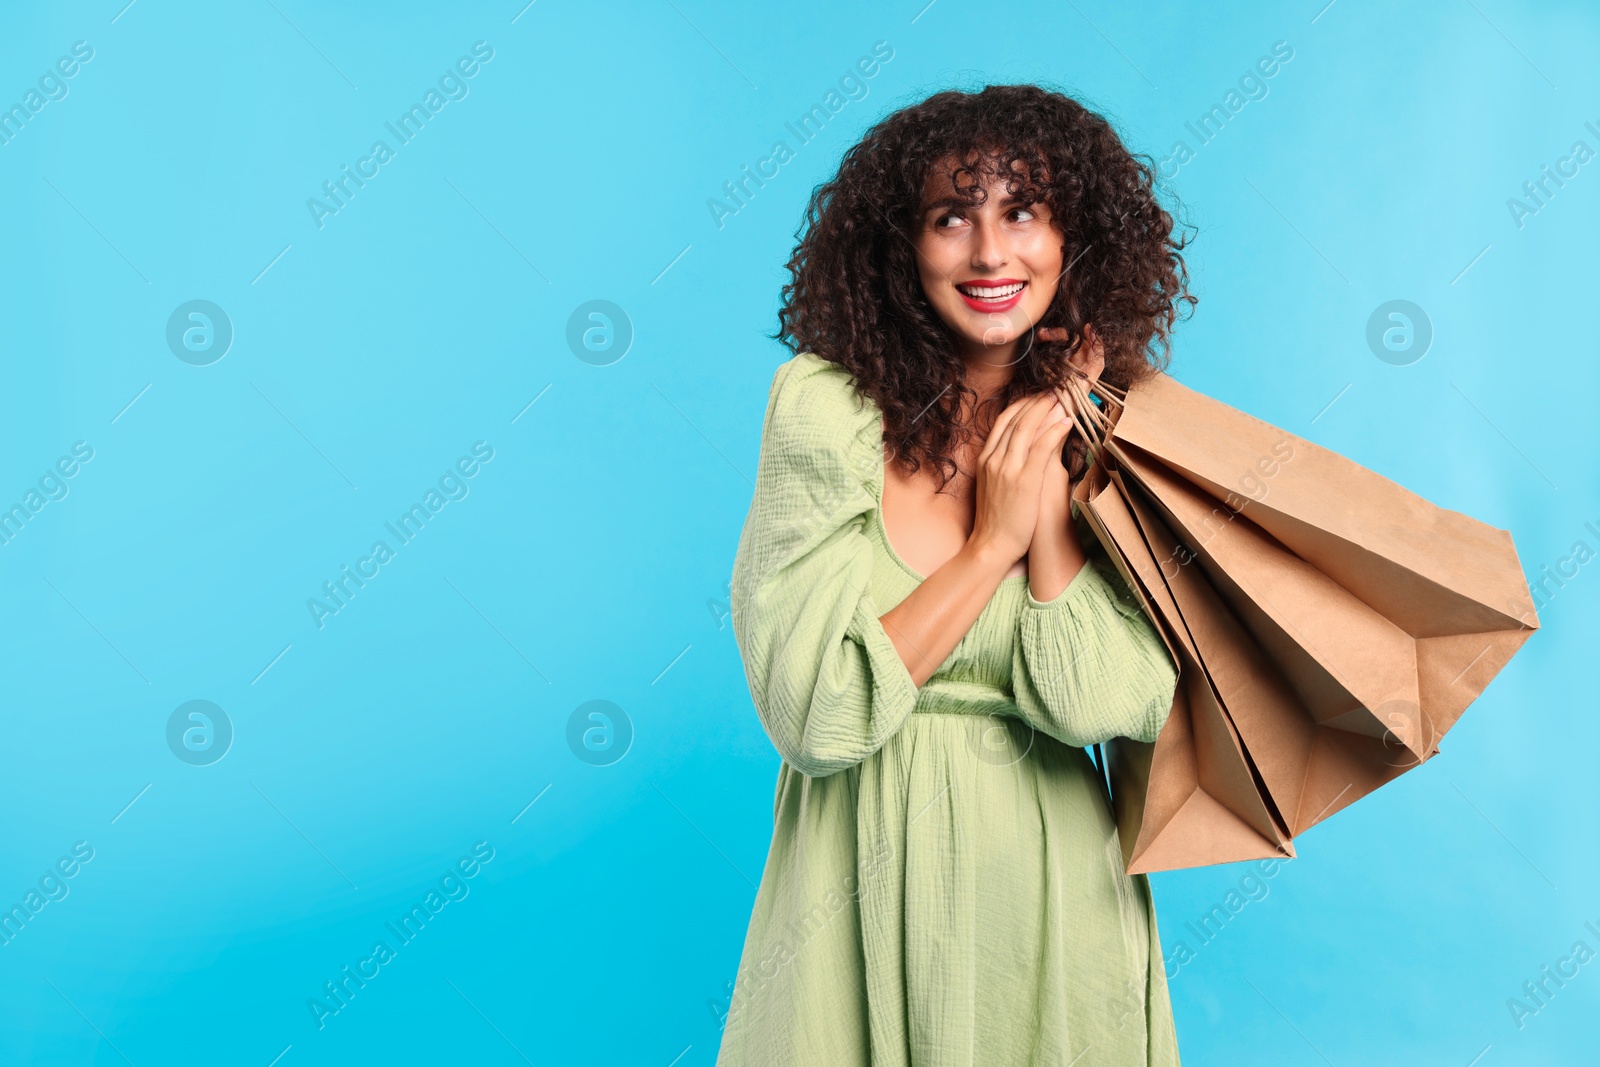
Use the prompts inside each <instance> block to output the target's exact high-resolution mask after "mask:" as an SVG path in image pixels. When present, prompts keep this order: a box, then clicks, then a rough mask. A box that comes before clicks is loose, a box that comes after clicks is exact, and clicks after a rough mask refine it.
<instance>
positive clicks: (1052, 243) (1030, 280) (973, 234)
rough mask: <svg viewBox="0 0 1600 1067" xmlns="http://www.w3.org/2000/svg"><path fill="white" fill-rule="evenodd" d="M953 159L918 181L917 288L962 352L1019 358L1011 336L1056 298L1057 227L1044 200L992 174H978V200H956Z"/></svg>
mask: <svg viewBox="0 0 1600 1067" xmlns="http://www.w3.org/2000/svg"><path fill="white" fill-rule="evenodd" d="M955 165H956V164H955V162H954V161H953V160H944V161H941V162H940V163H939V164H938V165H937V166H934V167H932V168H931V169H930V172H929V175H928V180H927V183H926V184H925V185H924V187H923V192H922V214H921V217H920V219H919V220H918V225H917V230H916V238H915V244H916V246H917V270H918V274H919V275H920V277H921V280H922V291H923V292H924V293H925V294H927V297H928V303H930V304H931V305H932V306H933V309H934V311H935V312H936V313H937V314H938V315H939V318H940V319H942V320H943V321H944V323H945V325H947V326H949V327H950V329H951V330H952V331H953V332H954V333H955V335H956V337H957V339H958V341H959V343H960V346H961V351H962V354H963V355H964V356H965V357H966V358H968V359H981V360H982V361H983V362H985V363H988V364H991V365H999V366H1005V365H1008V364H1010V363H1014V362H1016V361H1017V359H1019V358H1021V357H1020V356H1019V355H1018V354H1017V339H1018V338H1019V337H1020V336H1022V334H1024V333H1025V332H1027V330H1028V329H1030V328H1031V327H1032V326H1033V325H1034V324H1035V323H1037V322H1038V321H1039V319H1040V317H1041V316H1043V315H1044V313H1045V310H1046V309H1047V308H1048V307H1049V306H1050V301H1051V300H1053V299H1054V298H1055V295H1056V286H1057V284H1058V283H1059V282H1060V279H1061V275H1062V273H1063V271H1062V267H1063V264H1062V251H1061V245H1062V234H1061V231H1060V229H1059V228H1058V227H1057V226H1056V224H1055V220H1054V219H1053V218H1052V216H1051V213H1050V205H1049V204H1046V203H1042V202H1041V203H1032V204H1026V203H1023V202H1022V201H1021V200H1019V199H1017V198H1016V197H1013V196H1012V195H1011V194H1010V193H1008V192H1007V191H1006V183H1005V181H1004V179H1003V178H1002V177H1001V176H1000V175H998V174H993V173H990V174H987V175H985V176H984V179H983V183H984V184H983V188H984V190H985V192H986V193H987V194H988V195H987V197H986V199H985V200H984V202H983V203H982V204H979V205H977V206H975V207H969V206H967V205H966V204H964V203H962V202H961V200H960V198H959V197H958V196H957V195H956V189H955V185H954V183H953V182H952V180H951V177H950V171H951V170H952V169H953V168H954V167H955ZM1025 354H1026V353H1023V355H1025Z"/></svg>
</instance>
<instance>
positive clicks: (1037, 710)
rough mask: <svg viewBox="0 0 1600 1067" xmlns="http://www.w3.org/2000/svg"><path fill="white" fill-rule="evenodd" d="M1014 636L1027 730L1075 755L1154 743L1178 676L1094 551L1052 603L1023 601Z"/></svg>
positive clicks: (1111, 567) (1151, 628)
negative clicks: (1117, 743)
mask: <svg viewBox="0 0 1600 1067" xmlns="http://www.w3.org/2000/svg"><path fill="white" fill-rule="evenodd" d="M1085 536H1087V537H1088V540H1086V541H1085V542H1084V543H1085V545H1086V546H1088V545H1090V544H1093V543H1094V542H1093V537H1092V535H1085ZM1017 627H1018V632H1017V640H1016V644H1015V652H1014V653H1013V659H1012V672H1011V676H1012V686H1013V689H1014V691H1015V698H1016V703H1017V706H1018V708H1019V709H1020V711H1021V714H1022V717H1023V718H1024V719H1025V720H1026V721H1027V722H1028V723H1029V724H1030V725H1032V726H1034V727H1035V728H1037V729H1039V730H1042V731H1044V732H1045V733H1047V734H1049V735H1050V736H1051V737H1054V738H1056V739H1057V740H1060V741H1062V742H1064V743H1066V744H1069V745H1074V746H1078V747H1088V746H1089V745H1093V744H1097V743H1099V742H1101V741H1106V740H1109V739H1110V738H1113V737H1128V738H1132V739H1134V740H1136V741H1154V740H1155V739H1156V735H1158V734H1159V733H1160V732H1161V727H1162V725H1163V724H1165V722H1166V721H1167V715H1168V713H1169V712H1170V711H1171V710H1172V699H1173V695H1174V693H1175V691H1176V689H1177V683H1178V668H1177V665H1176V664H1175V663H1173V661H1172V655H1171V653H1169V652H1168V651H1167V646H1166V645H1165V644H1164V643H1163V642H1162V640H1161V636H1160V634H1158V633H1157V632H1156V629H1155V624H1154V623H1152V622H1151V621H1150V620H1149V618H1147V617H1146V616H1145V613H1144V611H1143V609H1142V608H1140V607H1139V604H1138V601H1137V600H1135V599H1134V595H1133V593H1132V592H1131V591H1130V590H1129V589H1128V586H1127V584H1126V583H1125V582H1124V581H1123V579H1122V575H1121V574H1119V573H1118V572H1117V569H1116V564H1114V563H1112V562H1111V560H1110V559H1109V558H1108V557H1106V556H1105V554H1104V552H1103V551H1091V552H1090V554H1089V558H1088V561H1087V562H1086V563H1084V565H1083V568H1082V569H1081V570H1080V571H1078V573H1077V574H1075V575H1073V577H1072V580H1071V581H1070V582H1068V583H1067V587H1066V588H1065V589H1063V590H1062V591H1061V592H1060V593H1059V594H1058V595H1057V596H1056V597H1055V598H1054V599H1053V600H1048V601H1040V600H1037V599H1035V598H1034V596H1033V593H1032V592H1031V591H1029V592H1028V594H1027V602H1026V604H1024V606H1023V608H1022V612H1021V616H1020V618H1019V619H1018V621H1017Z"/></svg>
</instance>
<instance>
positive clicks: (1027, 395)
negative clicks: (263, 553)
mask: <svg viewBox="0 0 1600 1067" xmlns="http://www.w3.org/2000/svg"><path fill="white" fill-rule="evenodd" d="M1154 176H1155V172H1154V169H1153V167H1151V166H1150V165H1149V164H1148V162H1145V163H1141V162H1139V161H1137V160H1135V159H1134V158H1133V157H1132V156H1131V155H1130V154H1129V153H1128V151H1127V149H1126V148H1125V147H1124V146H1123V145H1122V143H1121V141H1120V140H1119V139H1118V138H1117V136H1116V134H1115V133H1114V132H1113V131H1112V129H1111V127H1110V126H1109V125H1108V124H1107V123H1106V121H1105V120H1104V119H1103V118H1101V117H1100V116H1099V115H1096V114H1094V113H1093V112H1091V111H1088V110H1086V109H1084V108H1083V107H1082V106H1081V105H1079V104H1078V103H1076V102H1075V101H1073V100H1071V99H1069V98H1067V97H1065V96H1062V95H1060V94H1057V93H1053V92H1047V91H1046V90H1043V89H1040V88H1037V87H1034V86H1029V85H1018V86H989V87H986V88H985V89H983V90H982V91H981V92H978V93H963V92H942V93H939V94H937V95H935V96H933V97H931V98H929V99H928V100H926V101H924V102H923V103H921V104H919V105H917V106H914V107H911V108H908V109H905V110H903V111H900V112H897V113H895V114H892V115H890V116H889V117H888V118H886V119H884V120H883V121H882V122H881V123H879V124H878V125H877V126H876V127H875V128H873V129H872V130H871V131H869V132H868V134H867V135H866V137H865V138H864V139H863V140H862V141H861V142H860V143H859V144H857V145H855V146H854V147H852V148H851V149H850V150H849V151H848V152H847V153H846V155H845V158H844V161H843V163H842V165H841V166H840V169H839V173H838V175H837V176H836V177H835V178H834V179H833V180H832V181H829V182H827V183H826V184H824V185H822V186H821V187H819V188H818V189H817V190H816V192H815V194H814V195H813V197H812V201H811V204H810V208H809V211H808V215H807V227H806V232H805V233H804V236H803V237H802V240H801V242H800V245H799V247H798V248H797V249H796V251H795V254H794V256H793V258H792V259H791V260H790V263H789V269H790V271H791V272H792V274H793V279H792V281H791V283H790V284H789V285H787V286H786V287H785V289H784V296H785V303H784V307H783V309H782V311H781V313H780V325H781V329H780V332H779V334H778V339H779V340H781V341H783V342H784V343H785V344H786V345H787V346H788V347H789V348H790V349H791V350H792V351H793V352H795V355H794V357H793V358H792V359H790V360H789V361H787V362H786V363H784V364H783V365H782V366H781V367H779V368H778V371H777V373H776V375H775V376H774V378H773V382H772V388H771V392H770V395H769V397H768V401H767V409H766V421H765V428H764V431H763V438H762V446H761V458H760V465H759V470H758V474H757V483H756V488H755V495H754V499H753V501H752V503H751V508H750V513H749V517H748V519H747V521H746V523H745V527H744V531H743V534H742V536H741V539H740V542H739V549H738V554H737V557H736V559H735V563H734V576H733V577H734V582H733V591H732V609H733V629H734V635H735V637H736V638H737V641H738V645H739V650H740V654H741V656H742V657H743V662H744V667H745V673H746V677H747V680H748V681H749V684H750V691H751V696H752V698H753V700H754V703H755V706H756V710H757V712H758V714H759V715H760V718H761V722H762V725H763V727H764V728H765V730H766V732H767V734H768V736H769V737H770V738H771V740H772V743H773V745H774V746H775V747H776V748H777V750H778V752H779V754H780V755H781V756H782V757H783V765H782V767H781V770H780V772H779V776H778V784H777V794H776V797H775V802H774V808H773V819H774V826H773V838H772V847H771V851H770V853H769V855H768V859H767V865H766V870H765V873H764V875H763V877H762V881H761V886H760V889H759V890H758V892H757V894H756V901H755V908H754V913H753V914H752V916H751V919H750V925H749V930H748V933H747V936H746V940H745V945H744V953H743V958H742V960H741V963H740V967H739V973H738V976H737V978H736V980H735V986H734V992H733V997H732V1000H731V1004H730V1006H729V1013H728V1017H727V1020H726V1024H725V1028H724V1032H723V1039H722V1047H721V1052H720V1055H719V1058H718V1060H717V1063H718V1064H719V1067H744V1065H750V1067H782V1065H802V1064H804V1065H811V1064H815V1065H818V1067H851V1065H867V1064H872V1065H874V1067H887V1065H897V1067H946V1065H958V1064H959V1065H963V1067H970V1065H980V1064H983V1065H988V1064H994V1065H1021V1064H1040V1065H1043V1064H1051V1065H1066V1064H1074V1065H1079V1067H1088V1065H1091V1064H1113V1065H1118V1067H1121V1065H1127V1064H1163V1065H1166V1064H1175V1063H1177V1062H1178V1053H1177V1043H1176V1038H1175V1036H1174V1032H1173V1025H1172V1014H1171V1007H1170V1004H1169V1001H1168V998H1167V987H1166V980H1165V974H1164V971H1163V967H1162V960H1161V947H1160V942H1159V940H1158V937H1157V931H1156V922H1155V915H1154V912H1153V910H1152V904H1151V897H1150V889H1149V883H1148V880H1147V878H1146V877H1145V876H1144V875H1137V876H1133V877H1130V876H1128V875H1127V874H1125V873H1124V870H1123V865H1122V861H1121V853H1120V850H1119V846H1118V843H1117V838H1116V831H1115V826H1114V823H1113V819H1112V815H1111V809H1110V804H1109V798H1108V796H1107V794H1106V792H1105V786H1104V782H1103V779H1102V778H1101V777H1100V776H1099V775H1098V774H1097V772H1096V770H1095V768H1094V765H1093V763H1092V761H1091V760H1090V759H1089V757H1088V755H1087V753H1086V752H1085V751H1084V748H1083V746H1088V745H1092V744H1094V743H1096V742H1099V741H1104V740H1106V739H1107V738H1110V737H1115V736H1124V737H1132V738H1137V739H1139V740H1143V741H1152V740H1154V739H1155V737H1156V735H1157V734H1158V733H1159V732H1160V730H1161V727H1162V724H1163V723H1164V722H1165V720H1166V717H1167V713H1168V711H1169V710H1170V708H1171V704H1172V699H1173V692H1174V689H1175V687H1176V680H1177V671H1176V667H1175V666H1174V664H1173V662H1172V660H1171V658H1170V656H1169V655H1168V653H1167V651H1166V647H1165V645H1163V643H1162V642H1161V640H1160V638H1159V637H1158V636H1157V634H1156V632H1155V630H1154V629H1153V627H1152V625H1151V624H1150V622H1149V621H1148V620H1147V619H1146V618H1145V616H1144V615H1143V613H1142V612H1141V611H1140V609H1139V607H1138V605H1137V602H1136V601H1135V600H1134V599H1133V596H1132V594H1131V593H1130V592H1129V591H1128V588H1127V586H1126V585H1125V584H1124V583H1123V581H1122V579H1121V578H1120V577H1119V575H1118V573H1117V571H1116V569H1115V567H1114V565H1112V563H1111V562H1110V560H1109V559H1108V558H1107V557H1106V556H1105V554H1104V552H1103V550H1100V549H1099V547H1098V545H1097V544H1096V543H1095V541H1094V539H1093V537H1092V536H1091V535H1090V532H1089V530H1088V528H1087V526H1086V525H1084V523H1083V520H1082V519H1081V518H1080V517H1079V516H1078V515H1077V512H1076V510H1075V509H1074V508H1073V506H1072V504H1071V501H1070V499H1069V491H1070V488H1071V483H1070V480H1069V479H1070V478H1071V477H1072V476H1073V474H1074V473H1076V472H1077V471H1078V470H1080V469H1081V466H1082V457H1081V455H1080V453H1081V450H1082V449H1081V444H1079V443H1078V438H1077V437H1076V436H1074V437H1073V438H1072V441H1073V444H1071V445H1070V446H1068V447H1067V449H1066V453H1067V458H1068V460H1069V461H1070V462H1071V463H1072V470H1071V471H1069V468H1068V467H1067V466H1065V465H1064V464H1063V445H1064V444H1066V443H1067V442H1068V433H1069V429H1070V427H1071V423H1070V421H1067V420H1066V416H1065V414H1064V412H1063V411H1062V409H1061V407H1060V404H1059V403H1058V402H1057V401H1056V399H1055V394H1054V392H1053V387H1055V386H1057V385H1061V384H1063V383H1065V382H1066V380H1067V376H1068V375H1069V374H1079V375H1082V376H1084V377H1086V378H1088V379H1089V380H1091V381H1094V380H1100V379H1102V378H1103V379H1104V380H1105V381H1107V382H1110V383H1112V384H1115V385H1119V386H1122V387H1124V388H1125V387H1127V386H1128V385H1129V384H1130V383H1131V382H1132V381H1133V380H1135V379H1137V378H1138V377H1141V376H1143V375H1146V374H1150V373H1153V371H1154V369H1155V368H1156V366H1157V364H1156V363H1154V362H1152V360H1153V358H1154V357H1153V355H1152V353H1151V343H1152V341H1159V342H1160V345H1161V348H1162V356H1163V357H1165V355H1166V348H1167V343H1168V336H1169V330H1170V327H1171V325H1172V323H1173V321H1174V318H1175V310H1176V307H1177V305H1178V304H1179V303H1181V302H1184V301H1187V302H1188V303H1189V304H1191V305H1192V304H1193V303H1194V298H1193V297H1192V296H1189V295H1188V293H1187V291H1186V282H1187V273H1186V272H1185V269H1184V266H1183V262H1182V258H1181V256H1180V255H1179V252H1180V251H1181V249H1182V248H1183V246H1184V245H1183V242H1182V241H1181V240H1175V239H1174V238H1173V237H1172V228H1173V223H1172V219H1171V217H1170V216H1169V215H1168V214H1167V213H1166V212H1165V211H1164V210H1162V208H1161V207H1160V205H1159V204H1158V203H1157V202H1156V197H1155V195H1154V192H1153V189H1152V182H1153V180H1154Z"/></svg>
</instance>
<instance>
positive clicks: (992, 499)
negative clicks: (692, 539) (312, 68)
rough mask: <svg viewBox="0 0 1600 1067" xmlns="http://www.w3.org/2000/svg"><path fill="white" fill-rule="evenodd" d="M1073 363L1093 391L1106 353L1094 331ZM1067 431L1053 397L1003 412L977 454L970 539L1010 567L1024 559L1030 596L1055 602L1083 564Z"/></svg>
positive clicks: (1059, 336) (1056, 332)
mask: <svg viewBox="0 0 1600 1067" xmlns="http://www.w3.org/2000/svg"><path fill="white" fill-rule="evenodd" d="M1065 332H1066V331H1065V330H1061V329H1041V330H1039V331H1038V335H1037V339H1038V340H1041V341H1057V340H1065ZM1070 363H1071V366H1073V367H1074V368H1075V369H1076V370H1078V371H1079V372H1080V373H1082V374H1083V375H1084V376H1085V377H1086V378H1087V379H1088V381H1089V383H1090V384H1091V385H1092V384H1093V383H1095V382H1097V381H1099V379H1100V374H1101V372H1102V371H1103V370H1104V369H1105V352H1104V349H1103V347H1102V345H1101V343H1100V341H1099V339H1098V338H1096V337H1095V336H1094V334H1093V330H1092V327H1091V328H1086V330H1085V343H1084V344H1083V345H1080V346H1079V349H1078V352H1077V353H1076V354H1075V355H1074V356H1073V357H1072V359H1071V361H1070ZM1072 428H1073V422H1072V416H1071V414H1070V413H1069V412H1068V411H1066V410H1065V409H1064V408H1062V406H1061V402H1060V400H1059V399H1058V398H1057V397H1056V395H1055V394H1054V393H1053V392H1045V393H1038V394H1035V395H1033V396H1028V397H1023V398H1022V399H1020V400H1018V401H1016V402H1014V403H1013V404H1011V405H1010V406H1009V407H1007V408H1006V409H1005V411H1003V412H1001V413H1000V417H999V418H998V419H996V420H995V424H994V428H993V429H992V430H990V431H989V437H988V439H987V440H986V441H985V442H984V446H983V449H982V451H981V452H979V454H978V463H977V479H976V480H977V510H976V514H975V516H974V522H973V531H972V539H973V540H974V542H975V543H976V544H977V545H978V546H980V547H981V548H983V549H986V550H987V551H991V552H994V553H997V554H999V555H1001V556H1004V558H1005V562H1006V565H1007V566H1009V565H1010V564H1011V563H1014V562H1015V561H1016V560H1018V559H1021V558H1022V557H1023V556H1024V555H1026V556H1027V557H1028V585H1029V591H1030V592H1031V593H1032V594H1033V596H1034V598H1035V599H1037V600H1043V601H1048V600H1053V599H1054V598H1055V597H1056V595H1057V594H1059V593H1060V592H1061V591H1062V590H1063V589H1065V588H1066V586H1067V583H1068V582H1070V581H1071V580H1072V578H1073V576H1074V575H1076V574H1077V573H1078V571H1079V569H1080V568H1081V567H1082V566H1083V563H1084V561H1085V556H1084V552H1083V547H1082V545H1081V544H1079V540H1078V532H1077V529H1076V527H1075V526H1074V524H1073V522H1072V519H1071V515H1072V511H1071V508H1072V501H1071V490H1072V485H1071V480H1070V474H1069V472H1068V471H1067V468H1066V466H1065V464H1064V463H1063V462H1062V459H1061V449H1062V445H1063V444H1064V443H1065V441H1066V439H1067V436H1068V434H1069V433H1070V432H1071V431H1072Z"/></svg>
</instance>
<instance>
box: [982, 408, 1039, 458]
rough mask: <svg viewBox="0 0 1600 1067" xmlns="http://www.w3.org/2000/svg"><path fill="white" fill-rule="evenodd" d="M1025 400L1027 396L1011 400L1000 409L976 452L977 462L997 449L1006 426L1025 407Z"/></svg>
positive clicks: (1004, 434)
mask: <svg viewBox="0 0 1600 1067" xmlns="http://www.w3.org/2000/svg"><path fill="white" fill-rule="evenodd" d="M1027 401H1028V398H1027V397H1022V398H1020V399H1017V400H1013V401H1012V402H1011V403H1010V404H1008V405H1006V409H1005V410H1004V411H1002V412H1001V413H1000V415H999V417H998V418H996V419H995V420H994V425H993V426H992V427H990V428H989V436H988V438H987V439H986V440H985V441H984V443H983V448H982V449H980V450H979V452H978V462H979V463H982V462H984V461H985V460H987V459H988V458H989V456H990V455H991V454H992V453H994V452H995V451H997V449H998V446H999V445H1000V444H1001V443H1002V442H1003V441H1004V440H1005V437H1006V430H1007V428H1008V427H1009V426H1010V425H1011V423H1012V422H1013V421H1014V420H1015V419H1016V417H1017V416H1018V415H1019V414H1020V413H1021V412H1022V411H1023V410H1024V409H1025V408H1026V407H1027ZM1004 454H1005V453H1003V452H1002V453H1001V455H1004Z"/></svg>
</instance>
